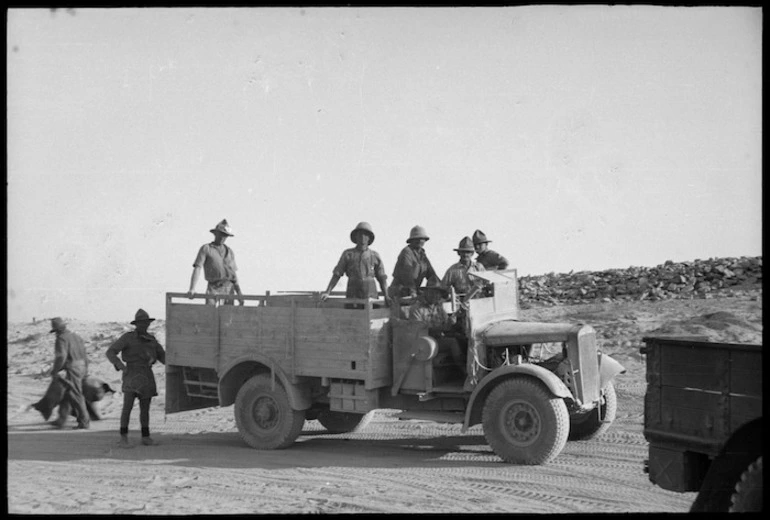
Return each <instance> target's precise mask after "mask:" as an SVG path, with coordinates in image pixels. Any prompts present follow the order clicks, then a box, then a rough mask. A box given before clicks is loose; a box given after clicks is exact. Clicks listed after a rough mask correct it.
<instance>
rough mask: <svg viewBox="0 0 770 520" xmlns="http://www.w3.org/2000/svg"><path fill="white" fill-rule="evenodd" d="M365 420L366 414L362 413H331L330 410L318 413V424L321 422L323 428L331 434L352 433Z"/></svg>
mask: <svg viewBox="0 0 770 520" xmlns="http://www.w3.org/2000/svg"><path fill="white" fill-rule="evenodd" d="M363 418H364V414H362V413H350V412H331V411H329V410H324V411H322V412H319V413H318V422H320V423H321V426H323V427H324V428H326V429H327V430H328V431H329V433H348V432H352V431H353V430H355V429H356V428H358V425H359V424H361V421H362V420H363ZM367 422H368V421H367ZM361 426H363V425H361Z"/></svg>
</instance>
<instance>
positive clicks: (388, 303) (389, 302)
mask: <svg viewBox="0 0 770 520" xmlns="http://www.w3.org/2000/svg"><path fill="white" fill-rule="evenodd" d="M391 303H392V301H391V299H390V296H388V295H387V294H386V295H385V306H386V307H390V305H391Z"/></svg>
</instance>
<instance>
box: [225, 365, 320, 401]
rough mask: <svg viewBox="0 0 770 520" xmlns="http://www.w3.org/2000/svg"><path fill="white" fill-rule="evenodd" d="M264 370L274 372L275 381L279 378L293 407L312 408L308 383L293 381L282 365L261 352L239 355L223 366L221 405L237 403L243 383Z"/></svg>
mask: <svg viewBox="0 0 770 520" xmlns="http://www.w3.org/2000/svg"><path fill="white" fill-rule="evenodd" d="M263 372H266V373H270V374H272V377H273V381H275V380H276V379H277V380H278V381H279V382H280V383H281V386H283V388H284V389H285V390H286V394H287V396H288V398H289V406H291V407H292V409H294V410H307V409H308V408H310V405H311V404H312V402H313V400H312V399H311V397H310V388H309V387H308V386H307V385H301V384H294V383H292V382H291V381H290V380H289V377H288V376H287V375H286V373H285V372H284V371H283V369H282V368H281V367H280V365H278V364H277V363H275V362H274V361H273V360H272V359H271V358H269V357H268V356H264V355H261V354H259V353H253V354H249V355H247V356H240V357H237V358H235V359H233V360H232V361H230V362H228V363H227V364H226V365H224V366H223V367H222V369H221V370H220V374H221V375H220V377H219V405H220V406H229V405H231V404H233V403H235V396H236V395H238V390H240V388H241V385H243V383H244V382H246V381H247V380H248V379H250V378H251V377H252V376H254V375H256V374H259V373H263Z"/></svg>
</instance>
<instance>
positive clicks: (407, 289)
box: [388, 226, 439, 318]
mask: <svg viewBox="0 0 770 520" xmlns="http://www.w3.org/2000/svg"><path fill="white" fill-rule="evenodd" d="M428 240H430V237H429V236H428V234H427V233H426V232H425V229H424V228H423V227H422V226H414V227H413V228H412V229H411V231H410V232H409V238H407V239H406V243H407V246H406V247H404V248H403V249H402V250H401V252H400V253H399V254H398V260H396V267H395V268H394V269H393V281H392V282H391V284H390V287H389V288H388V294H390V297H391V300H392V301H393V305H391V311H393V312H392V314H393V317H396V318H401V317H403V316H402V314H401V312H402V311H401V299H402V298H415V297H416V296H417V288H418V287H420V285H422V281H423V280H426V279H427V280H428V284H438V281H439V280H438V276H437V275H436V272H435V271H434V270H433V266H432V265H431V263H430V260H428V256H427V255H426V254H425V242H427V241H428Z"/></svg>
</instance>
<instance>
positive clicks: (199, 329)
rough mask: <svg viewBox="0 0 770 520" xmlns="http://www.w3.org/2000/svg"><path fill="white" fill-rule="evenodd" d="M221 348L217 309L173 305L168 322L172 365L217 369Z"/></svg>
mask: <svg viewBox="0 0 770 520" xmlns="http://www.w3.org/2000/svg"><path fill="white" fill-rule="evenodd" d="M218 349H219V342H218V325H217V314H216V308H215V307H214V306H212V305H194V304H171V305H170V306H169V309H168V311H167V321H166V358H167V360H166V362H167V363H168V364H170V365H179V366H196V367H205V368H214V367H216V359H217V352H218Z"/></svg>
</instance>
